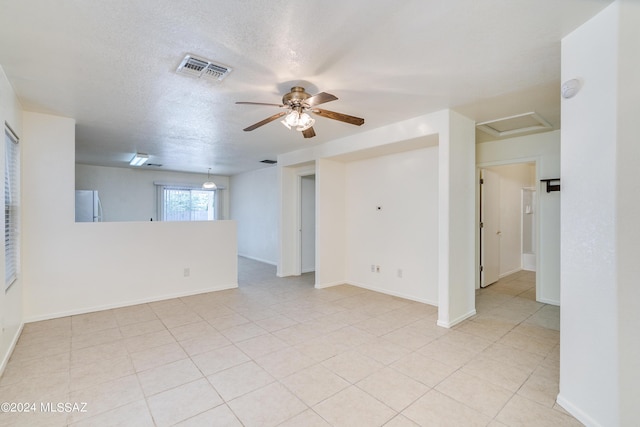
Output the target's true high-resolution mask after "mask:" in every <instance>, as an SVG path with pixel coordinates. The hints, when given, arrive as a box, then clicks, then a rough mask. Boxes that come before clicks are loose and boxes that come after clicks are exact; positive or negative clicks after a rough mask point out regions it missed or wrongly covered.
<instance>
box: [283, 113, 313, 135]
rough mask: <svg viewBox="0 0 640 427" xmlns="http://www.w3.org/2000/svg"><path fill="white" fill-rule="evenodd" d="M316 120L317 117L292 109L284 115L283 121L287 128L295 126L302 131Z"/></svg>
mask: <svg viewBox="0 0 640 427" xmlns="http://www.w3.org/2000/svg"><path fill="white" fill-rule="evenodd" d="M315 122H316V121H315V119H314V118H313V117H311V116H310V115H309V114H307V113H304V112H302V113H301V112H300V111H298V110H292V111H291V112H290V113H288V114H287V115H286V116H285V117H284V120H282V121H281V123H282V124H283V125H284V126H285V127H286V128H287V129H292V128H295V129H296V130H297V131H300V132H303V131H305V130H307V129H309V128H310V127H311V126H313V124H314V123H315Z"/></svg>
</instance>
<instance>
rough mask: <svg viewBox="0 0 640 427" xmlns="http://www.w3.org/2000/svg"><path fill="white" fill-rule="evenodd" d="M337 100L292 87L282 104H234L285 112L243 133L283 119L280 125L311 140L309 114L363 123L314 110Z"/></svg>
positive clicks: (324, 94) (334, 113)
mask: <svg viewBox="0 0 640 427" xmlns="http://www.w3.org/2000/svg"><path fill="white" fill-rule="evenodd" d="M336 99H338V98H337V97H336V96H334V95H331V94H330V93H326V92H320V93H319V94H317V95H313V96H311V95H309V94H308V93H307V92H305V91H304V88H303V87H300V86H294V87H292V88H291V92H289V93H287V94H285V95H284V96H283V97H282V104H269V103H264V102H236V104H248V105H269V106H273V107H279V108H283V109H284V110H285V111H281V112H279V113H278V114H274V115H273V116H271V117H267V118H266V119H264V120H262V121H259V122H258V123H255V124H253V125H251V126H249V127H248V128H245V129H243V130H244V131H245V132H249V131H252V130H254V129H257V128H259V127H260V126H263V125H266V124H267V123H270V122H272V121H274V120H277V119H279V118H280V117H284V119H283V120H282V124H283V125H285V126H286V127H287V128H289V129H292V128H294V129H295V130H297V131H300V132H302V135H303V136H304V137H305V138H313V137H314V136H316V132H315V131H314V130H313V124H314V123H315V119H314V118H313V117H311V116H310V115H309V113H313V114H317V115H318V116H321V117H326V118H328V119H333V120H338V121H341V122H345V123H349V124H352V125H356V126H360V125H362V124H363V123H364V119H362V118H360V117H354V116H349V115H347V114H342V113H336V112H334V111H329V110H323V109H320V108H316V106H317V105H320V104H324V103H325V102H330V101H335V100H336Z"/></svg>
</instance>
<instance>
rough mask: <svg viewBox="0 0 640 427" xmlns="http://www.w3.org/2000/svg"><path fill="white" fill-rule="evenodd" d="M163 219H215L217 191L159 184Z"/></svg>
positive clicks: (160, 211) (160, 216) (160, 207)
mask: <svg viewBox="0 0 640 427" xmlns="http://www.w3.org/2000/svg"><path fill="white" fill-rule="evenodd" d="M158 201H159V203H158V205H159V215H158V217H159V218H160V220H161V221H213V220H215V219H217V218H216V191H215V190H204V189H202V188H193V187H188V186H179V185H159V186H158Z"/></svg>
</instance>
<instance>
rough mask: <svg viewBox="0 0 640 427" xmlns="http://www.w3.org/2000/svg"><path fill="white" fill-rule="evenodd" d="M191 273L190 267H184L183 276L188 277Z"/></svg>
mask: <svg viewBox="0 0 640 427" xmlns="http://www.w3.org/2000/svg"><path fill="white" fill-rule="evenodd" d="M190 275H191V269H190V268H189V267H186V268H185V269H184V277H189V276H190Z"/></svg>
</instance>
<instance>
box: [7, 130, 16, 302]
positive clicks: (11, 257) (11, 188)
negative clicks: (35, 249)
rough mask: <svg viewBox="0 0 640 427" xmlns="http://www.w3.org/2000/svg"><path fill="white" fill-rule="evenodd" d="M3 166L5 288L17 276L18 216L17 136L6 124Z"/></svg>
mask: <svg viewBox="0 0 640 427" xmlns="http://www.w3.org/2000/svg"><path fill="white" fill-rule="evenodd" d="M4 135H5V138H4V140H5V144H4V145H5V156H4V158H5V167H4V265H5V275H4V278H5V290H6V289H9V287H10V286H11V285H12V284H13V282H15V280H16V279H17V277H18V265H19V261H20V260H19V254H20V251H19V248H18V229H19V224H18V220H19V218H20V212H19V208H20V182H19V179H20V150H19V147H18V137H17V136H16V134H15V133H14V132H13V130H11V128H10V127H9V125H6V128H5V131H4Z"/></svg>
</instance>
